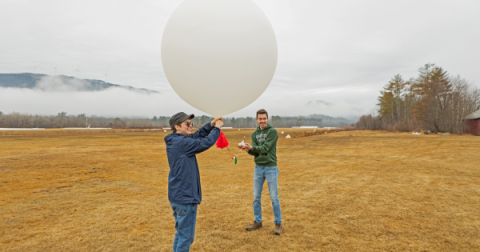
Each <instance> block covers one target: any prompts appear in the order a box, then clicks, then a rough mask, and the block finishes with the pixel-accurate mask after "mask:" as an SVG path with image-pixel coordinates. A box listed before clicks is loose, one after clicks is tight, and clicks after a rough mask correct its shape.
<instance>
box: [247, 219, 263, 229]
mask: <svg viewBox="0 0 480 252" xmlns="http://www.w3.org/2000/svg"><path fill="white" fill-rule="evenodd" d="M259 228H262V223H261V222H260V223H258V222H256V221H253V223H252V224H251V225H249V226H247V231H253V230H255V229H259Z"/></svg>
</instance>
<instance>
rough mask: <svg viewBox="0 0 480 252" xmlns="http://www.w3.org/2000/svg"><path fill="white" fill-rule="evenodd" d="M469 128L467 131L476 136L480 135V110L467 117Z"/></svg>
mask: <svg viewBox="0 0 480 252" xmlns="http://www.w3.org/2000/svg"><path fill="white" fill-rule="evenodd" d="M465 122H466V123H467V126H468V129H467V133H470V134H472V135H474V136H480V110H477V111H475V112H473V113H471V114H470V115H468V116H467V117H465Z"/></svg>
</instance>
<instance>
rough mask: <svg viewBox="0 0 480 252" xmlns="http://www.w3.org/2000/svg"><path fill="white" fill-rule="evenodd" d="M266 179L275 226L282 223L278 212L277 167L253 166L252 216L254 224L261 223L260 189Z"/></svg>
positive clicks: (280, 214)
mask: <svg viewBox="0 0 480 252" xmlns="http://www.w3.org/2000/svg"><path fill="white" fill-rule="evenodd" d="M265 179H267V183H268V191H269V192H270V199H271V200H272V207H273V215H275V224H281V223H282V213H281V211H280V199H279V198H278V167H277V166H258V165H255V172H254V174H253V214H254V215H255V221H256V222H262V189H263V183H264V182H265Z"/></svg>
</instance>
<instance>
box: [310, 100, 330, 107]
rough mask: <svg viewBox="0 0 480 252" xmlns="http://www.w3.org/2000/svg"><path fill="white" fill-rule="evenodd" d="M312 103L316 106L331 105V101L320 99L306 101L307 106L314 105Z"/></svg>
mask: <svg viewBox="0 0 480 252" xmlns="http://www.w3.org/2000/svg"><path fill="white" fill-rule="evenodd" d="M314 105H317V106H327V107H328V106H332V105H333V103H331V102H326V101H322V100H316V101H308V102H307V106H314Z"/></svg>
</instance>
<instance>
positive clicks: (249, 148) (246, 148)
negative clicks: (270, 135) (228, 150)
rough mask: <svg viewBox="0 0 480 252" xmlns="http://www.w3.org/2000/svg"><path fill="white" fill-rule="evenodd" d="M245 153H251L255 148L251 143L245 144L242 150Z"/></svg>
mask: <svg viewBox="0 0 480 252" xmlns="http://www.w3.org/2000/svg"><path fill="white" fill-rule="evenodd" d="M242 149H243V150H244V151H249V150H251V149H253V147H252V146H251V145H250V144H249V143H245V146H244V147H243V148H242Z"/></svg>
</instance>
